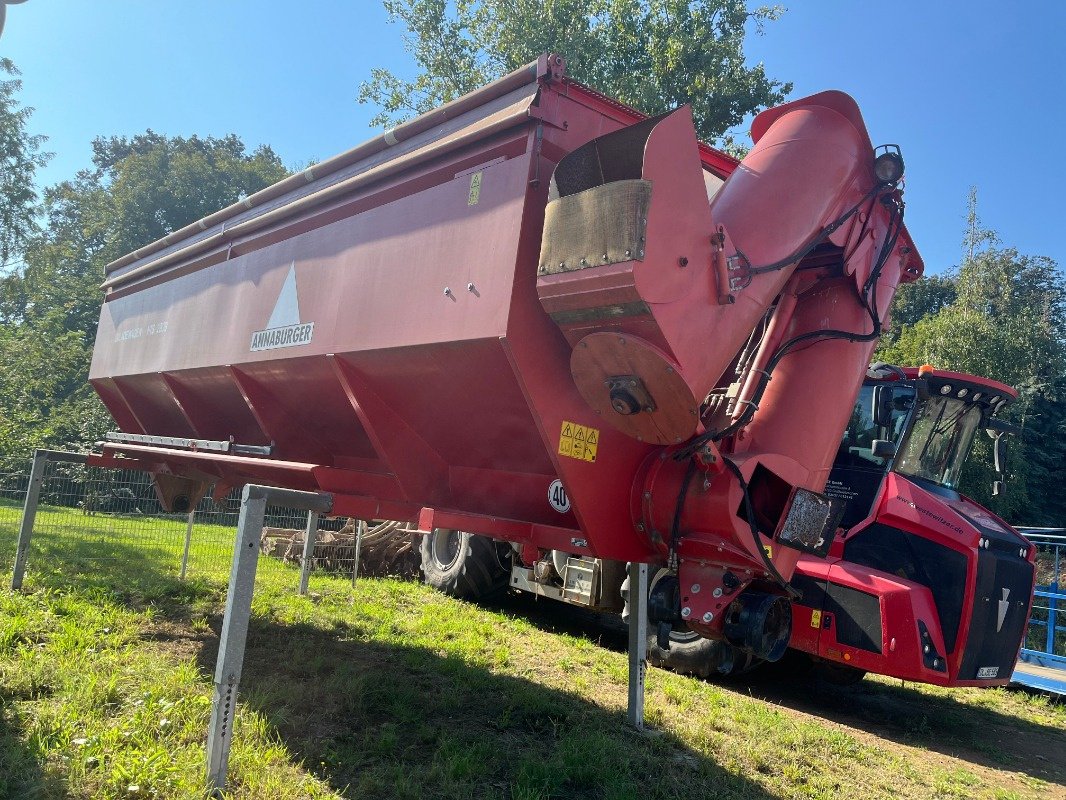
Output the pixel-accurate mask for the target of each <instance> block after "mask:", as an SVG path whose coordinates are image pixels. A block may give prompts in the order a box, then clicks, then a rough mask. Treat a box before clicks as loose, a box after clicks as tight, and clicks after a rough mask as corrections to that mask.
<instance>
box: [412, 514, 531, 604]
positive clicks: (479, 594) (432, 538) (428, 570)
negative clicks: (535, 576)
mask: <svg viewBox="0 0 1066 800" xmlns="http://www.w3.org/2000/svg"><path fill="white" fill-rule="evenodd" d="M509 552H510V548H507V547H506V546H505V545H499V544H497V543H496V542H494V541H493V540H492V539H489V538H487V537H485V536H478V535H476V534H473V533H468V532H466V531H459V530H455V529H454V528H434V529H433V530H432V531H431V532H429V533H427V534H426V535H425V536H423V537H422V545H421V554H422V572H423V574H424V575H425V578H426V583H427V584H428V585H430V586H432V587H433V588H434V589H437V590H439V591H441V592H444V594H446V595H449V596H451V597H459V598H463V599H466V600H477V599H479V598H483V597H490V596H492V595H494V594H498V593H500V592H502V591H503V590H505V589H506V588H507V585H508V582H509V580H510V575H511V570H510V566H509V559H510V556H509Z"/></svg>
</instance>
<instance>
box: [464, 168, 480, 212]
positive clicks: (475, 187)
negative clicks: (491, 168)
mask: <svg viewBox="0 0 1066 800" xmlns="http://www.w3.org/2000/svg"><path fill="white" fill-rule="evenodd" d="M480 199H481V173H480V172H475V173H474V174H473V175H471V176H470V194H468V195H467V196H466V204H467V205H468V206H476V205H477V201H478V200H480Z"/></svg>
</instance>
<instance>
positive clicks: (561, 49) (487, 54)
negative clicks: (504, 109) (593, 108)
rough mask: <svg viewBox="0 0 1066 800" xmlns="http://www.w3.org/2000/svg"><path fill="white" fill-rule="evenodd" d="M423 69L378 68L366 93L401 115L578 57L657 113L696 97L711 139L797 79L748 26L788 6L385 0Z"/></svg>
mask: <svg viewBox="0 0 1066 800" xmlns="http://www.w3.org/2000/svg"><path fill="white" fill-rule="evenodd" d="M384 5H385V9H386V11H387V12H388V14H389V19H390V21H392V22H400V23H402V24H403V25H404V27H405V28H406V29H407V36H406V37H405V46H406V48H407V50H408V52H409V53H411V55H412V56H413V57H414V59H415V63H416V64H417V68H418V74H417V75H416V77H415V78H414V79H412V80H407V79H404V78H401V77H399V76H397V75H396V74H395V73H393V72H391V71H390V70H388V69H384V68H377V69H374V70H372V71H371V74H370V79H369V80H368V81H366V82H365V83H363V84H362V86H361V87H360V91H359V100H360V102H364V103H373V104H375V105H377V106H378V107H379V108H380V109H381V110H380V112H379V113H378V115H377V116H376V117H375V118H374V120H373V122H374V124H380V125H393V124H396V123H397V122H399V121H402V120H403V119H405V118H407V117H409V116H412V115H415V114H419V113H422V112H424V111H428V110H430V109H431V108H434V107H435V106H437V105H440V104H441V103H444V102H447V101H449V100H453V99H455V98H456V97H459V96H460V95H463V94H465V93H467V92H470V91H472V90H474V89H476V88H478V87H479V86H482V85H483V84H485V83H488V82H489V81H491V80H492V79H494V78H497V77H499V76H501V75H504V74H506V73H508V72H510V71H512V70H515V69H518V68H519V67H521V66H522V65H523V64H527V63H529V62H530V61H532V60H533V59H534V58H536V56H537V55H539V54H540V53H542V52H557V53H560V54H562V55H564V56H566V57H567V58H568V59H569V65H568V71H569V72H570V74H571V75H573V76H574V77H575V78H577V79H578V80H580V81H582V82H584V83H587V84H589V85H591V86H594V87H595V88H596V89H598V90H600V91H602V92H605V93H606V94H608V95H611V96H612V97H616V98H618V99H619V100H622V101H623V102H625V103H628V104H630V105H632V106H635V107H636V108H639V109H640V110H641V111H644V112H646V113H648V114H658V113H661V112H663V111H668V110H670V109H673V108H676V107H677V106H679V105H682V104H685V103H691V104H692V111H693V116H694V118H695V121H696V130H697V132H698V134H699V135H700V137H701V138H703V139H705V140H708V141H711V140H715V139H720V138H721V137H726V138H725V144H729V143H730V142H731V139H730V138H729V137H728V136H726V134H727V131H729V129H730V128H732V127H734V126H735V125H737V124H739V123H740V122H741V120H742V119H743V118H744V116H745V115H747V114H750V113H753V112H755V111H757V110H759V109H760V108H763V107H766V106H769V105H774V104H776V103H779V102H781V101H782V100H784V98H785V96H786V95H787V94H788V93H789V92H791V91H792V84H791V83H782V82H780V81H776V80H772V79H771V78H769V77H767V75H766V70H765V69H764V67H763V65H762V64H758V65H756V66H753V67H749V66H747V64H746V63H745V59H744V35H745V29H746V28H747V27H749V26H751V27H752V28H754V29H755V31H756V32H759V33H761V32H762V28H763V26H764V25H765V24H766V23H767V22H771V21H773V20H776V19H777V18H778V17H779V16H780V15H781V14H782V13H783V11H784V9H783V8H781V7H780V6H760V7H758V8H755V9H753V10H749V9H748V7H747V4H746V3H745V2H743V0H697V1H696V2H691V1H690V0H384Z"/></svg>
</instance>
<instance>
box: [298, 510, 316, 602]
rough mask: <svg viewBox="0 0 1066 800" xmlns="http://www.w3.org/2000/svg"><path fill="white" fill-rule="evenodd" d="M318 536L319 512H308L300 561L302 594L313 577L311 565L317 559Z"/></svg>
mask: <svg viewBox="0 0 1066 800" xmlns="http://www.w3.org/2000/svg"><path fill="white" fill-rule="evenodd" d="M317 538H318V512H317V511H308V512H307V527H306V528H304V554H303V559H302V560H301V561H300V594H307V581H308V579H309V578H310V577H311V565H312V564H313V563H314V560H315V540H316V539H317Z"/></svg>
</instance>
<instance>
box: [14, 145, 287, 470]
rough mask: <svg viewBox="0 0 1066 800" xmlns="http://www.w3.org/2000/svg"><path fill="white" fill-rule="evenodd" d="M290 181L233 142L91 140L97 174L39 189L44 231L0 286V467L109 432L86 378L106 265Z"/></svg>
mask: <svg viewBox="0 0 1066 800" xmlns="http://www.w3.org/2000/svg"><path fill="white" fill-rule="evenodd" d="M285 175H286V170H285V168H284V167H283V165H282V163H281V160H280V159H279V158H278V156H277V155H276V154H275V153H274V152H273V151H272V150H271V149H270V148H269V147H260V148H258V149H257V150H255V151H253V152H248V151H247V150H246V148H245V146H244V144H243V143H242V142H241V140H240V139H239V138H238V137H236V136H226V137H223V138H213V137H208V138H203V139H201V138H199V137H196V136H193V137H190V138H182V137H166V136H162V135H160V134H157V133H154V132H152V131H148V132H146V133H144V134H141V135H138V136H134V137H130V138H125V137H112V138H107V139H97V140H96V141H94V142H93V167H92V168H91V169H86V170H82V171H81V172H79V173H78V174H77V175H76V176H75V177H74V178H73V179H72V180H69V181H64V182H63V183H60V184H58V185H56V186H53V187H51V188H49V189H48V190H47V191H46V192H45V193H44V212H45V214H44V224H43V226H42V229H41V230H39V231H38V232H36V233H34V234H33V235H32V236H31V237H29V239H28V240H27V242H26V245H25V253H24V259H23V260H24V263H23V264H22V265H21V266H20V268H18V269H17V270H15V271H13V272H12V273H11V274H8V275H6V276H4V277H3V278H0V349H2V354H0V468H2V467H4V466H7V467H8V468H21V467H23V466H24V461H25V459H26V457H27V454H28V452H29V450H30V449H32V448H33V447H39V446H44V445H49V446H68V447H82V446H84V445H86V444H88V443H91V442H92V441H93V440H94V439H96V438H98V437H99V436H100V434H101V433H102V432H103V431H104V430H106V428H107V426H109V425H110V424H111V422H110V418H109V417H108V415H107V413H106V412H105V411H104V410H103V407H102V406H101V404H100V403H99V401H98V400H97V399H96V397H95V394H94V393H93V391H92V389H91V387H89V385H88V383H87V380H86V379H87V376H88V371H89V361H90V359H91V356H92V347H93V342H94V340H95V334H96V325H97V321H98V319H99V314H100V304H101V302H102V299H103V298H102V295H101V294H100V291H99V285H100V282H101V281H102V280H103V277H104V267H105V265H106V264H107V263H108V262H110V261H112V260H114V259H115V258H118V257H119V256H122V255H124V254H125V253H127V252H130V251H132V250H135V249H136V248H138V247H141V246H143V245H145V244H148V243H149V242H152V241H154V240H156V239H158V238H160V237H162V236H165V235H166V234H167V233H170V232H171V231H174V230H177V229H179V228H181V227H184V226H185V225H187V224H189V223H190V222H194V221H195V220H197V219H199V218H201V217H203V216H205V215H207V214H209V213H211V212H213V211H216V210H218V209H219V208H222V207H224V206H226V205H229V204H231V203H234V202H236V201H237V200H239V199H241V198H242V197H244V196H246V195H249V194H252V193H254V192H256V191H258V190H259V189H262V188H264V187H265V186H268V185H269V184H271V183H274V182H275V181H277V180H280V179H281V178H283V177H285Z"/></svg>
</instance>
